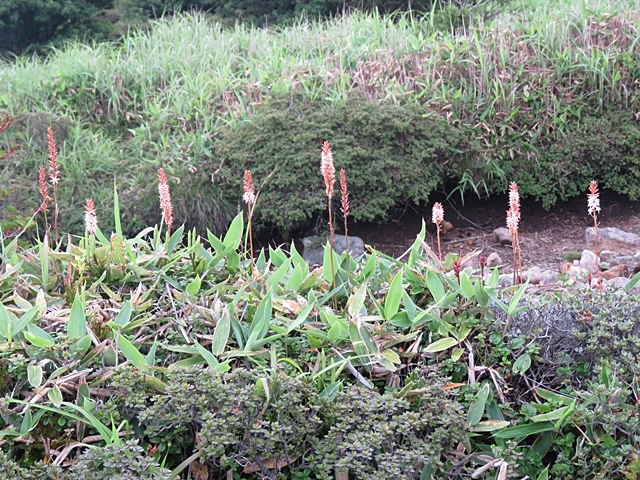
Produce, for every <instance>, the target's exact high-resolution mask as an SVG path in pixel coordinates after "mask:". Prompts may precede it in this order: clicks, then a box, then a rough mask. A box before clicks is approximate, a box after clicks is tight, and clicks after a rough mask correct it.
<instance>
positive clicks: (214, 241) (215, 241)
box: [207, 230, 225, 255]
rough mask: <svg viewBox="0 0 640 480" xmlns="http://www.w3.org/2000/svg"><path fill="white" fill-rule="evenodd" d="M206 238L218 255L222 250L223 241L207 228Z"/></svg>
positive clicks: (223, 247)
mask: <svg viewBox="0 0 640 480" xmlns="http://www.w3.org/2000/svg"><path fill="white" fill-rule="evenodd" d="M207 240H209V245H211V248H213V250H214V251H215V252H216V255H220V254H221V253H222V252H223V251H224V249H225V246H224V243H222V241H221V240H220V239H219V238H218V237H216V236H215V235H214V234H213V233H211V232H210V231H209V230H207Z"/></svg>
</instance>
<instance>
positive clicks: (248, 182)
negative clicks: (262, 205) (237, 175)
mask: <svg viewBox="0 0 640 480" xmlns="http://www.w3.org/2000/svg"><path fill="white" fill-rule="evenodd" d="M243 189H244V193H243V194H242V200H244V203H246V204H247V205H253V204H254V203H256V193H255V188H254V187H253V178H252V177H251V170H245V171H244V185H243Z"/></svg>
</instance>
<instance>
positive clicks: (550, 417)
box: [530, 406, 570, 422]
mask: <svg viewBox="0 0 640 480" xmlns="http://www.w3.org/2000/svg"><path fill="white" fill-rule="evenodd" d="M569 408H570V406H567V407H560V408H558V409H556V410H554V411H552V412H549V413H542V414H540V415H534V416H533V417H531V419H530V420H531V421H532V422H554V421H556V420H560V419H561V418H562V417H563V416H564V414H565V413H566V412H567V410H568V409H569Z"/></svg>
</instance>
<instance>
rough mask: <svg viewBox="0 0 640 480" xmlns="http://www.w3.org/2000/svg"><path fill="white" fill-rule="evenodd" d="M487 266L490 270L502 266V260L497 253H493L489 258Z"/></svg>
mask: <svg viewBox="0 0 640 480" xmlns="http://www.w3.org/2000/svg"><path fill="white" fill-rule="evenodd" d="M485 265H486V266H487V267H489V268H493V267H497V266H498V265H502V258H500V255H498V254H497V253H496V252H492V253H491V254H490V255H489V256H488V257H487V261H486V263H485Z"/></svg>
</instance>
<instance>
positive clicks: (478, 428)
mask: <svg viewBox="0 0 640 480" xmlns="http://www.w3.org/2000/svg"><path fill="white" fill-rule="evenodd" d="M507 426H509V422H508V421H506V420H482V421H480V422H478V423H476V424H475V425H473V426H470V427H469V430H470V431H472V432H495V431H496V430H500V429H502V428H505V427H507Z"/></svg>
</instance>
